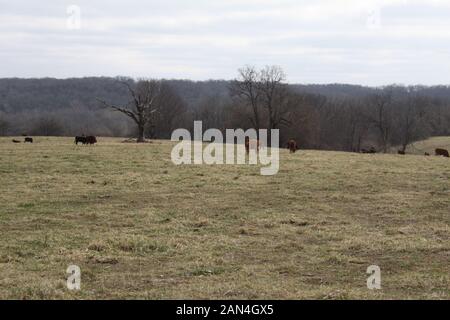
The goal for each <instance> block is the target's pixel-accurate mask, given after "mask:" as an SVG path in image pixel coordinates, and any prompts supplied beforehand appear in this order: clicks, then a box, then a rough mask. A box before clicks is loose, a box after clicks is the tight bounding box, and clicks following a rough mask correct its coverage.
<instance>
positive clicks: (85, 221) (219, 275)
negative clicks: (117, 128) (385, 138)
mask: <svg viewBox="0 0 450 320" xmlns="http://www.w3.org/2000/svg"><path fill="white" fill-rule="evenodd" d="M438 139H442V140H440V141H442V142H443V143H444V142H446V143H445V144H447V145H448V144H450V138H438ZM35 141H36V143H34V144H32V145H31V144H27V145H25V144H13V143H11V138H1V139H0V177H1V184H0V191H1V192H0V203H1V207H0V234H1V240H0V298H3V299H6V298H7V299H10V298H18V299H40V298H44V299H53V298H55V299H58V298H62V299H90V298H100V299H116V298H125V299H130V298H139V299H162V298H167V299H179V298H205V299H210V298H212V299H214V298H221V299H238V298H244V299H266V298H267V299H268V298H271V299H272V298H273V299H306V298H307V299H349V298H355V299H393V298H400V299H413V298H421V299H422V298H424V299H450V159H446V158H442V157H434V156H433V157H424V156H418V155H411V156H399V155H380V154H377V155H362V154H352V153H339V152H319V151H300V152H298V153H296V154H295V155H290V154H289V153H288V152H287V151H286V150H282V151H281V164H280V172H279V173H278V175H275V176H261V175H260V174H259V167H257V166H228V165H227V166H179V167H176V166H174V165H173V164H172V162H171V160H170V151H171V147H172V144H171V143H170V142H162V141H154V142H153V143H150V144H143V145H135V144H126V143H121V139H102V138H100V139H99V144H98V145H96V146H94V147H87V146H75V145H74V144H73V140H72V139H69V138H67V139H66V138H39V137H38V138H35ZM71 264H76V265H78V266H80V268H81V290H80V291H69V290H68V289H67V287H66V279H67V274H66V269H67V267H68V266H69V265H71ZM369 265H378V266H380V268H381V276H382V289H381V290H375V291H372V290H368V289H367V286H366V279H367V277H368V275H367V274H366V269H367V267H368V266H369Z"/></svg>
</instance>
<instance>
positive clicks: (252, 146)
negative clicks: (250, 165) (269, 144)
mask: <svg viewBox="0 0 450 320" xmlns="http://www.w3.org/2000/svg"><path fill="white" fill-rule="evenodd" d="M259 148H260V143H259V140H254V139H250V138H249V137H245V151H247V153H249V152H250V150H256V151H259Z"/></svg>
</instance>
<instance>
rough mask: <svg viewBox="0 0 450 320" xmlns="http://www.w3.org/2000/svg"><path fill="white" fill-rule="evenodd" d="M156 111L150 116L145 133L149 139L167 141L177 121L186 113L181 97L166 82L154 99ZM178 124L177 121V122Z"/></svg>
mask: <svg viewBox="0 0 450 320" xmlns="http://www.w3.org/2000/svg"><path fill="white" fill-rule="evenodd" d="M156 105H157V106H158V109H157V111H156V112H153V113H152V114H151V116H150V120H149V122H148V123H147V126H146V132H147V133H148V136H149V137H150V138H164V139H169V138H170V136H171V134H172V131H173V130H174V129H175V125H176V124H178V125H179V124H180V123H176V121H177V120H181V119H182V117H183V116H184V115H185V112H186V105H185V103H184V101H183V100H182V99H181V97H180V96H179V95H178V94H176V93H175V92H174V90H173V89H172V87H170V85H169V84H167V83H166V82H164V81H163V82H162V84H161V90H160V94H159V96H158V97H157V99H156ZM178 122H179V121H178Z"/></svg>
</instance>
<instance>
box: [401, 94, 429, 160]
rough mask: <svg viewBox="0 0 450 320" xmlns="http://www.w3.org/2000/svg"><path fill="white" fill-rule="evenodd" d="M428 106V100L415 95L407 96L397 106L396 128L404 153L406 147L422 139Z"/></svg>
mask: <svg viewBox="0 0 450 320" xmlns="http://www.w3.org/2000/svg"><path fill="white" fill-rule="evenodd" d="M428 106H429V99H427V98H426V97H421V96H417V95H409V96H408V97H407V98H406V99H405V101H402V102H401V103H400V104H399V105H398V106H397V108H396V111H397V114H398V116H397V117H396V127H397V128H398V129H399V134H398V136H399V137H400V145H401V148H402V149H401V151H403V152H405V150H406V148H407V147H408V145H410V144H411V143H412V142H414V141H417V140H419V139H420V138H422V136H421V135H422V132H423V130H424V126H425V125H426V124H425V114H426V112H425V109H426V108H427V107H428Z"/></svg>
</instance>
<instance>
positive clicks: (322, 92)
mask: <svg viewBox="0 0 450 320" xmlns="http://www.w3.org/2000/svg"><path fill="white" fill-rule="evenodd" d="M124 83H127V84H128V85H129V86H130V87H138V83H136V82H135V81H132V80H130V79H125V81H124V79H123V78H78V79H65V80H58V79H0V135H21V134H28V135H48V136H75V135H80V134H86V135H99V136H121V137H131V136H136V135H137V130H138V128H137V127H136V125H135V123H133V121H132V119H130V118H129V117H126V116H124V115H123V114H122V113H121V112H113V111H112V110H111V109H110V108H105V107H104V106H102V104H101V103H99V99H101V100H103V101H107V102H108V103H110V104H114V105H117V106H121V107H128V108H133V106H132V104H131V103H130V102H132V96H131V95H130V90H128V89H129V88H127V86H126V85H124ZM161 83H162V84H163V87H164V88H166V89H165V92H170V94H166V97H167V98H165V99H164V102H161V103H160V107H159V108H156V109H157V111H156V112H154V113H152V116H151V117H149V121H148V123H146V125H145V135H146V137H147V138H160V139H168V138H170V136H171V133H172V131H173V130H174V129H177V128H182V127H183V128H188V129H191V128H192V126H193V121H194V120H202V121H203V127H204V129H205V130H206V129H207V128H218V129H221V130H225V129H227V128H243V129H248V128H256V129H258V128H261V129H262V128H268V129H270V128H277V129H280V137H281V143H284V142H285V141H287V140H288V139H290V138H294V139H296V140H297V141H298V143H299V144H300V146H301V147H302V148H311V149H327V150H345V151H358V150H360V149H361V148H368V147H371V146H373V147H375V148H376V149H378V150H380V151H386V150H388V149H389V147H390V146H394V145H395V146H397V145H399V146H405V147H406V145H408V144H409V143H411V142H413V141H416V140H419V139H423V138H426V137H429V136H438V135H450V87H447V86H433V87H425V86H414V87H411V86H410V87H404V86H398V85H394V86H388V87H383V88H370V87H362V86H353V85H339V84H331V85H288V84H286V81H285V75H284V72H283V70H281V69H280V68H277V67H266V68H263V69H261V70H258V69H255V68H253V67H245V68H243V69H241V70H239V72H238V74H237V77H236V80H234V81H214V80H211V81H203V82H194V81H189V80H162V81H161ZM161 101H163V100H162V99H161Z"/></svg>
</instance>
